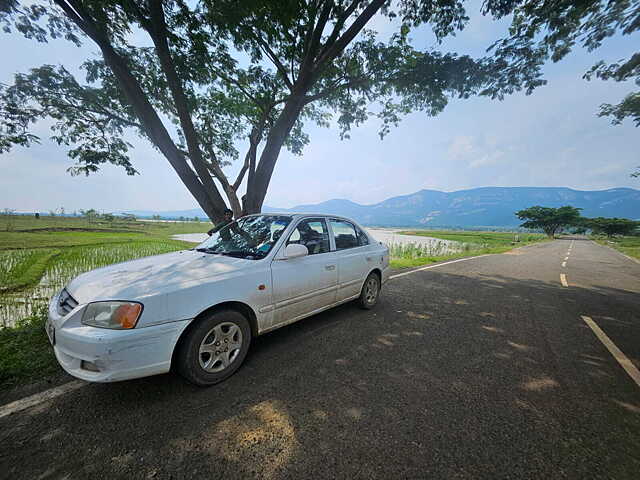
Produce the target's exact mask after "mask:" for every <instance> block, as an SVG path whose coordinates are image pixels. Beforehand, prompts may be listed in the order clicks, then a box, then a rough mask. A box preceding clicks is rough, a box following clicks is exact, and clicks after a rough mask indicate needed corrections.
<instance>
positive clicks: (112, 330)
mask: <svg viewBox="0 0 640 480" xmlns="http://www.w3.org/2000/svg"><path fill="white" fill-rule="evenodd" d="M388 276H389V252H388V250H387V248H386V247H385V246H384V245H382V244H381V243H379V242H376V241H375V240H374V239H373V238H372V237H371V236H369V235H368V234H367V233H366V231H365V230H364V229H362V228H361V227H360V226H358V225H357V224H356V223H355V222H353V221H351V220H348V219H346V218H340V217H336V216H328V215H307V214H304V215H302V214H292V215H281V214H271V215H266V214H260V215H249V216H246V217H242V218H241V219H239V220H237V221H235V222H233V223H231V224H230V225H228V226H226V227H224V228H222V229H221V230H220V231H219V232H217V233H215V234H213V235H212V236H211V237H209V238H208V239H207V240H206V241H205V242H203V243H202V244H201V245H199V246H198V247H197V248H194V249H192V250H182V251H179V252H174V253H168V254H164V255H157V256H153V257H147V258H142V259H139V260H133V261H130V262H124V263H119V264H115V265H110V266H108V267H104V268H100V269H97V270H93V271H91V272H87V273H84V274H82V275H80V276H78V277H76V278H75V279H74V280H73V281H72V282H71V283H70V284H69V285H68V286H67V287H66V288H64V289H63V290H62V291H61V292H60V293H58V294H57V295H56V296H55V297H54V298H52V300H51V303H50V305H49V319H48V321H47V333H48V335H49V339H50V340H51V343H52V344H53V348H54V351H55V354H56V358H57V359H58V362H59V363H60V365H62V367H63V368H64V369H65V370H66V371H67V372H69V373H70V374H71V375H74V376H76V377H78V378H81V379H83V380H88V381H93V382H113V381H118V380H126V379H131V378H138V377H145V376H148V375H156V374H159V373H165V372H168V371H169V370H170V369H171V368H172V367H174V368H175V369H176V370H177V371H178V372H179V373H180V374H182V375H183V376H184V377H185V378H186V379H187V380H189V381H190V382H193V383H195V384H197V385H202V386H205V385H212V384H214V383H217V382H220V381H222V380H224V379H225V378H227V377H229V376H230V375H231V374H233V373H234V372H235V371H236V370H237V369H238V367H239V366H240V365H241V364H242V362H243V360H244V358H245V356H246V355H247V351H248V350H249V345H250V343H251V340H252V338H254V337H256V336H257V335H261V334H263V333H265V332H268V331H270V330H274V329H276V328H279V327H282V326H284V325H287V324H289V323H292V322H295V321H297V320H300V319H302V318H305V317H308V316H310V315H314V314H316V313H318V312H321V311H322V310H326V309H328V308H331V307H334V306H336V305H338V304H341V303H344V302H348V301H350V300H356V299H357V301H358V303H359V304H360V306H362V307H363V308H371V307H373V306H374V305H375V304H376V302H377V300H378V297H379V294H380V288H381V286H382V285H383V284H384V283H385V281H386V280H387V278H388Z"/></svg>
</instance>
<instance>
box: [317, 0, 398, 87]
mask: <svg viewBox="0 0 640 480" xmlns="http://www.w3.org/2000/svg"><path fill="white" fill-rule="evenodd" d="M385 2H386V0H373V1H372V2H371V3H370V4H369V5H367V7H366V8H365V9H364V10H363V11H362V13H361V14H360V15H359V16H358V18H356V19H355V20H354V21H353V23H352V24H351V26H350V27H349V28H347V30H346V31H345V32H344V33H343V34H342V36H341V37H340V38H339V39H338V40H336V42H335V43H334V44H333V45H331V46H330V47H329V48H327V49H326V51H325V52H324V53H323V54H322V55H321V56H320V58H319V59H318V61H317V62H316V66H315V75H316V76H317V75H318V74H319V73H320V72H321V71H322V69H323V68H324V66H325V65H326V64H327V63H329V62H331V61H332V60H333V59H334V58H336V57H337V56H338V55H340V54H341V53H342V51H343V50H344V49H345V48H346V47H347V45H349V43H351V41H352V40H353V39H354V38H355V37H356V35H358V33H360V32H361V31H362V29H363V28H364V27H365V25H366V24H367V22H369V20H371V17H373V16H374V15H375V14H376V13H378V10H380V9H381V8H382V6H383V5H384V3H385Z"/></svg>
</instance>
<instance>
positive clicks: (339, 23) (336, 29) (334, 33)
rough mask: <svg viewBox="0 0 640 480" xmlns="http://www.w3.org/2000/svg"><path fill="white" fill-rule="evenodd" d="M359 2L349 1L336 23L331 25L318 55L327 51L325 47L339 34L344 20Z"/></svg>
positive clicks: (355, 0) (331, 43)
mask: <svg viewBox="0 0 640 480" xmlns="http://www.w3.org/2000/svg"><path fill="white" fill-rule="evenodd" d="M360 3H362V0H353V2H351V5H349V6H348V7H347V9H346V10H345V11H344V13H343V14H342V15H340V16H339V17H338V19H337V21H336V24H335V25H334V27H333V31H332V32H331V34H330V35H329V38H327V41H326V42H325V44H324V47H322V50H321V51H320V56H322V55H323V54H324V53H325V52H326V51H327V49H328V48H329V47H330V46H331V45H333V44H334V42H335V41H336V40H337V38H338V36H339V35H340V31H341V30H342V27H344V24H345V22H346V21H347V19H348V18H349V17H350V16H351V15H352V14H353V12H355V10H356V8H358V5H359V4H360Z"/></svg>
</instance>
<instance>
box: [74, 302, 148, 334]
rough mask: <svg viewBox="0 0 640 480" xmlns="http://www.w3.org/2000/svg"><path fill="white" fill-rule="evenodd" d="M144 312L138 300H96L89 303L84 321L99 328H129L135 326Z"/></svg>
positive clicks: (83, 316)
mask: <svg viewBox="0 0 640 480" xmlns="http://www.w3.org/2000/svg"><path fill="white" fill-rule="evenodd" d="M141 313H142V304H141V303H137V302H94V303H90V304H89V305H87V308H85V309H84V313H83V314H82V323H84V324H85V325H90V326H92V327H98V328H111V329H115V330H127V329H130V328H134V327H135V326H136V323H138V318H140V314H141Z"/></svg>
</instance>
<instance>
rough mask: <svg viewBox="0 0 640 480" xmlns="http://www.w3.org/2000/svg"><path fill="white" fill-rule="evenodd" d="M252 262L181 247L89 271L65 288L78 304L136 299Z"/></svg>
mask: <svg viewBox="0 0 640 480" xmlns="http://www.w3.org/2000/svg"><path fill="white" fill-rule="evenodd" d="M254 262H255V260H245V259H242V258H233V257H228V256H222V255H214V254H210V253H202V252H197V251H195V250H181V251H178V252H172V253H166V254H163V255H154V256H152V257H145V258H140V259H138V260H131V261H128V262H122V263H116V264H113V265H109V266H107V267H103V268H98V269H96V270H91V271H89V272H86V273H83V274H82V275H79V276H77V277H76V278H75V279H73V281H72V282H71V283H70V284H69V285H68V286H67V290H68V291H69V293H70V294H71V296H73V297H74V298H75V299H76V301H78V302H79V303H87V302H93V301H98V300H137V299H141V298H144V297H149V296H153V295H158V294H162V293H168V292H171V291H175V290H177V289H179V288H181V287H185V286H187V285H188V284H189V283H190V282H192V281H194V280H203V279H206V278H211V277H216V276H227V275H229V274H233V273H234V272H237V271H238V270H242V269H245V268H247V267H249V266H251V265H252V264H253V263H254Z"/></svg>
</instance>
